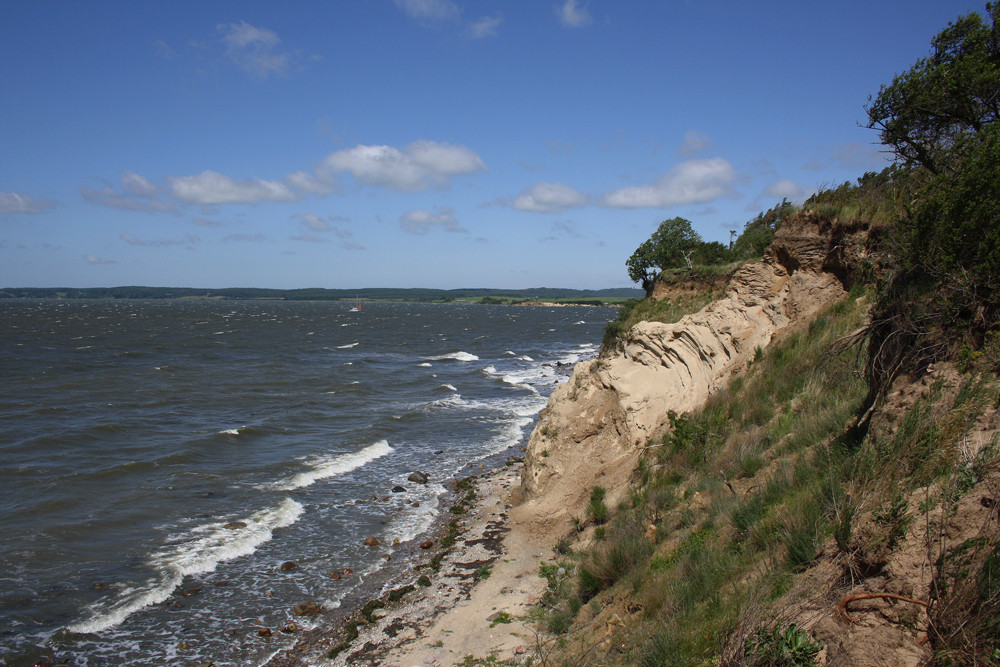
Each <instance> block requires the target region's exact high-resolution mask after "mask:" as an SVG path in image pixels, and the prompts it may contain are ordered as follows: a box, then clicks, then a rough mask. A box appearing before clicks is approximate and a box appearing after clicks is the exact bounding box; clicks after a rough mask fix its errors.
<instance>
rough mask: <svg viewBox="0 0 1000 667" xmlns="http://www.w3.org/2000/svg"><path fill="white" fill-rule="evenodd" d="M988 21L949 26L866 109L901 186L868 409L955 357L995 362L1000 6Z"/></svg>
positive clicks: (875, 332) (991, 7)
mask: <svg viewBox="0 0 1000 667" xmlns="http://www.w3.org/2000/svg"><path fill="white" fill-rule="evenodd" d="M986 14H987V16H988V17H989V22H988V23H987V22H985V21H983V19H982V17H981V16H980V15H979V14H969V15H968V16H963V17H960V18H958V19H957V20H955V21H954V22H952V23H949V24H948V26H947V27H946V28H945V29H944V30H942V31H941V32H940V33H938V35H937V36H936V37H934V39H933V40H932V47H933V48H932V53H931V55H930V56H929V57H927V58H922V59H920V60H918V61H917V62H916V63H915V64H914V65H913V67H911V68H910V69H909V70H907V71H906V72H904V73H903V74H900V75H899V76H897V77H896V78H895V79H894V80H893V82H892V84H890V85H888V86H882V88H881V89H880V91H879V94H878V96H877V97H876V99H875V100H874V101H873V102H870V104H869V105H868V107H867V111H868V117H869V127H871V128H873V129H878V130H879V134H880V138H881V140H882V142H883V143H884V144H886V145H887V146H889V147H891V148H892V149H893V151H894V153H895V155H896V158H897V163H898V166H899V168H900V171H899V172H897V173H896V174H894V175H893V178H894V179H897V180H898V179H900V178H902V179H905V180H906V181H907V183H905V184H904V185H905V187H904V188H903V193H904V194H905V197H904V199H905V205H904V206H903V207H902V210H901V212H900V216H899V219H898V220H897V221H896V223H895V225H894V226H893V227H892V228H891V229H890V230H889V234H888V235H887V236H888V245H887V249H888V252H887V253H885V257H887V268H888V269H889V270H888V272H887V276H886V278H887V279H886V280H885V281H884V283H882V284H881V289H880V293H879V295H878V298H877V300H876V303H875V304H874V307H873V311H872V322H871V324H870V326H869V341H868V346H869V364H868V376H869V377H868V381H869V388H870V393H869V396H868V399H867V400H866V405H868V406H870V405H872V404H873V403H874V401H875V400H877V397H878V396H879V395H880V393H881V392H884V391H886V390H887V388H888V387H889V386H891V384H892V380H893V379H894V378H895V377H896V375H897V374H898V373H900V372H909V371H914V370H917V371H919V370H920V369H921V368H925V367H926V365H927V364H929V363H931V362H933V361H936V360H937V359H940V358H944V357H948V356H949V355H953V354H954V353H955V351H956V350H965V351H966V353H967V354H968V355H970V356H971V355H972V354H974V353H975V354H979V353H978V352H976V350H981V349H984V348H986V347H987V346H993V347H994V348H995V350H994V352H992V353H991V355H995V356H997V358H998V359H1000V332H998V325H1000V200H998V198H997V193H998V192H1000V123H998V122H997V121H998V120H1000V32H998V31H1000V4H993V3H990V4H987V5H986Z"/></svg>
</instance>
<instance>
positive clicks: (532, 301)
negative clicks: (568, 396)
mask: <svg viewBox="0 0 1000 667" xmlns="http://www.w3.org/2000/svg"><path fill="white" fill-rule="evenodd" d="M644 294H645V293H644V292H643V290H641V289H635V288H630V287H621V288H610V289H601V290H581V289H569V288H552V287H539V288H532V289H523V290H507V289H494V288H467V289H453V290H443V289H430V288H427V289H425V288H365V289H356V290H347V289H326V288H307V289H267V288H256V287H254V288H250V287H247V288H243V287H230V288H218V289H216V288H194V287H145V286H121V287H88V288H70V287H17V288H14V287H8V288H3V289H0V303H2V302H4V301H8V300H21V299H52V300H77V299H94V300H126V299H134V300H139V299H145V300H149V299H153V300H158V299H164V300H166V299H184V300H233V301H333V302H344V303H352V304H353V303H358V302H362V303H379V302H385V303H476V304H479V303H483V304H489V305H511V304H513V305H535V306H538V305H540V306H616V305H619V304H621V303H622V302H624V301H627V300H629V299H639V298H642V297H643V296H644Z"/></svg>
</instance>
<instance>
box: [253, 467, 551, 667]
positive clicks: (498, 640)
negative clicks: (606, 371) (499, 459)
mask: <svg viewBox="0 0 1000 667" xmlns="http://www.w3.org/2000/svg"><path fill="white" fill-rule="evenodd" d="M521 467H522V464H521V463H520V462H512V463H511V464H510V465H507V466H503V467H501V468H499V469H497V470H495V471H492V472H486V473H485V474H482V475H479V476H477V477H476V478H475V479H474V480H470V482H471V485H470V486H467V484H468V482H463V483H459V488H458V490H457V493H458V497H459V502H458V503H457V504H456V510H455V511H454V512H450V511H447V510H446V518H445V522H444V523H443V525H441V526H439V528H438V529H437V534H436V535H434V536H432V537H430V538H418V540H417V542H424V543H425V544H426V542H427V541H428V540H432V541H433V543H434V544H433V546H432V547H431V548H429V549H426V550H425V551H424V556H425V557H424V558H422V559H421V562H420V564H419V565H418V566H417V568H415V569H414V570H412V571H410V572H404V573H400V574H399V576H397V577H395V578H394V580H393V582H394V584H393V585H395V584H396V583H398V586H396V587H395V588H394V589H393V591H395V593H393V592H390V593H387V594H385V595H382V596H380V597H379V598H376V599H375V600H376V601H374V602H373V601H368V602H367V606H366V607H365V608H363V609H361V610H360V611H357V610H352V609H350V608H345V609H344V610H342V611H340V612H339V613H338V612H334V613H332V614H331V615H330V621H331V622H332V626H330V627H326V628H325V629H318V630H315V631H312V632H310V633H307V634H305V635H304V636H303V637H302V638H301V640H300V641H299V642H298V644H297V646H296V647H295V648H294V649H292V650H291V651H289V652H287V653H284V654H282V655H280V656H276V657H275V658H274V659H272V660H271V661H270V662H269V663H268V667H291V666H293V665H319V664H326V665H397V666H400V667H404V666H409V665H453V664H456V663H460V662H462V661H463V660H464V659H465V658H466V657H467V656H473V657H474V658H479V659H485V658H487V657H489V656H494V657H495V658H497V659H511V658H517V657H519V656H524V657H525V658H527V657H529V656H532V655H535V654H536V653H537V651H538V650H539V647H540V644H539V642H540V638H539V636H538V632H537V631H536V629H535V627H534V624H533V623H532V622H531V620H530V612H531V610H532V608H533V607H534V606H535V605H536V604H537V602H538V601H539V599H540V598H541V596H542V594H543V593H544V591H545V587H546V581H545V580H544V579H543V578H541V577H540V576H539V567H540V565H541V564H542V563H550V562H553V560H554V556H555V554H554V551H553V546H554V544H555V543H556V541H557V539H558V538H559V536H560V535H559V534H558V531H553V532H552V533H549V532H548V531H546V530H544V528H542V527H540V526H538V525H537V524H536V523H534V522H533V521H531V520H530V518H529V516H528V515H527V514H526V512H525V511H524V510H523V509H522V508H520V507H517V506H515V505H514V504H513V503H512V501H513V500H514V498H516V497H517V495H518V494H519V488H520V474H521ZM470 488H471V489H472V490H474V497H473V494H472V493H470V492H469V489H470ZM463 499H464V502H463ZM463 509H464V513H462V510H463ZM449 534H450V535H451V540H449V539H448V538H449ZM452 541H453V543H451V542H452ZM435 568H436V569H435ZM363 604H365V603H364V602H362V601H360V600H358V601H355V604H354V605H352V606H353V607H354V608H355V609H356V608H357V607H358V606H359V605H363ZM322 625H325V623H324V624H321V626H322ZM351 628H355V629H356V637H353V638H351V635H354V634H355V633H354V632H352V630H351ZM347 640H349V641H347ZM335 649H337V650H336V656H335V657H334V658H333V659H332V660H331V659H330V658H329V657H328V656H329V655H330V654H331V652H334V651H335Z"/></svg>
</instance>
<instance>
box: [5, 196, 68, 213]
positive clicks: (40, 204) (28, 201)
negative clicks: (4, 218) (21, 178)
mask: <svg viewBox="0 0 1000 667" xmlns="http://www.w3.org/2000/svg"><path fill="white" fill-rule="evenodd" d="M54 206H55V204H53V203H52V202H50V201H47V200H45V199H35V198H34V197H32V196H31V195H25V194H21V193H20V192H0V214H4V213H41V212H42V211H44V210H46V209H50V208H53V207H54Z"/></svg>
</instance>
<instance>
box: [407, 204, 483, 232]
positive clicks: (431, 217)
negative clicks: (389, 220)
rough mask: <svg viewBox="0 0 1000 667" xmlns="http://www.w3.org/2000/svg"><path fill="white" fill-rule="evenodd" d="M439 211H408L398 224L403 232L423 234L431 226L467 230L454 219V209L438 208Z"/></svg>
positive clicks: (456, 230)
mask: <svg viewBox="0 0 1000 667" xmlns="http://www.w3.org/2000/svg"><path fill="white" fill-rule="evenodd" d="M438 211H439V213H436V214H435V213H431V212H430V211H426V210H419V211H410V212H408V213H404V214H403V216H402V217H401V218H400V223H399V226H400V227H401V228H402V229H403V231H405V232H409V233H411V234H417V235H419V236H423V235H425V234H427V233H428V232H429V231H430V230H431V228H433V227H440V228H441V229H443V230H444V231H446V232H468V231H469V230H467V229H465V228H464V227H462V225H460V224H458V222H457V221H456V220H455V211H454V210H452V209H451V208H448V207H442V208H440V209H438Z"/></svg>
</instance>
